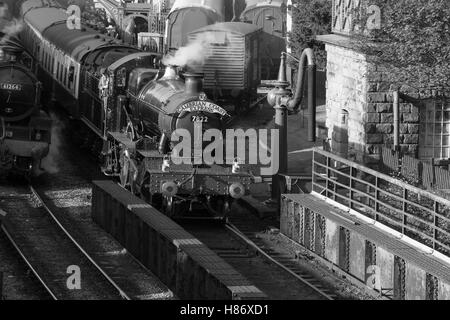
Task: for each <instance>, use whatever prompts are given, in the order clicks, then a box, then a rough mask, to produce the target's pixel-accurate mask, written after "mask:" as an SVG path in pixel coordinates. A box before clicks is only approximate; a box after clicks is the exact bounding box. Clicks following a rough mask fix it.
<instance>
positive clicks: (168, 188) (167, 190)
mask: <svg viewBox="0 0 450 320" xmlns="http://www.w3.org/2000/svg"><path fill="white" fill-rule="evenodd" d="M161 193H162V194H163V195H164V196H166V197H173V196H175V195H176V194H177V193H178V185H177V184H176V183H175V182H173V181H167V182H164V183H163V184H162V186H161Z"/></svg>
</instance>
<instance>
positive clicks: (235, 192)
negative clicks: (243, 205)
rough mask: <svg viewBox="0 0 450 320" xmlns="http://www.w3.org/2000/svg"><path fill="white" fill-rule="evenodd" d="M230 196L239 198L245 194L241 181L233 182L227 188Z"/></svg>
mask: <svg viewBox="0 0 450 320" xmlns="http://www.w3.org/2000/svg"><path fill="white" fill-rule="evenodd" d="M229 192H230V196H231V197H232V198H234V199H240V198H242V197H243V196H245V187H244V185H243V184H242V183H240V182H236V183H233V184H232V185H231V186H230V188H229Z"/></svg>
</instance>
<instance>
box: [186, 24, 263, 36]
mask: <svg viewBox="0 0 450 320" xmlns="http://www.w3.org/2000/svg"><path fill="white" fill-rule="evenodd" d="M260 30H262V28H261V27H258V26H257V25H254V24H250V23H244V22H221V23H215V24H211V25H209V26H205V27H203V28H200V29H197V30H195V31H192V32H191V33H190V34H195V33H200V32H205V31H226V32H232V33H237V34H240V35H243V36H245V35H248V34H251V33H253V32H258V31H260Z"/></svg>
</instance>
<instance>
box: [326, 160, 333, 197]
mask: <svg viewBox="0 0 450 320" xmlns="http://www.w3.org/2000/svg"><path fill="white" fill-rule="evenodd" d="M326 158H327V160H326V164H327V181H326V183H325V185H326V187H325V194H326V196H327V198H329V197H328V184H329V183H330V180H331V179H330V178H331V175H330V163H331V159H330V157H328V156H326ZM333 196H334V195H333ZM333 199H334V198H333Z"/></svg>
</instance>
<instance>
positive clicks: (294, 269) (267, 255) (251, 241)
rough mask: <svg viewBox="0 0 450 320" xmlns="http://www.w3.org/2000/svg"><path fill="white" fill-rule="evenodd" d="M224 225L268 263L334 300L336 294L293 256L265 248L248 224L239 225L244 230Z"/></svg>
mask: <svg viewBox="0 0 450 320" xmlns="http://www.w3.org/2000/svg"><path fill="white" fill-rule="evenodd" d="M225 227H226V228H227V229H228V230H229V231H230V232H231V233H233V234H234V235H235V236H236V237H238V238H240V239H241V241H242V242H244V243H245V244H246V245H247V246H248V247H249V248H251V249H252V250H254V251H255V252H257V253H258V254H259V255H261V256H262V257H263V258H264V259H266V260H267V261H270V263H272V264H274V265H276V266H278V267H279V268H281V269H282V270H284V271H285V272H287V273H289V274H290V275H292V276H293V277H294V278H296V279H297V280H299V281H300V282H301V283H303V284H305V285H306V286H308V287H309V288H311V289H312V290H314V291H315V292H316V293H317V294H319V295H321V296H322V297H324V298H325V299H327V300H336V299H338V296H337V295H336V294H334V293H333V292H332V291H330V290H329V289H328V288H326V287H325V286H324V285H323V284H322V283H321V282H320V281H319V280H317V279H316V278H315V277H313V276H312V275H311V274H309V273H308V272H307V271H305V270H303V269H301V268H300V267H299V266H298V264H297V261H296V259H295V258H294V257H292V256H289V255H281V254H279V253H277V252H275V251H274V250H272V249H270V248H266V247H265V244H264V242H263V240H261V239H260V238H258V237H257V236H256V232H255V230H251V228H249V227H248V226H245V227H243V226H241V229H242V228H245V229H244V230H246V231H241V229H239V228H237V227H236V226H235V225H234V224H232V223H230V222H228V223H227V224H226V225H225Z"/></svg>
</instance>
